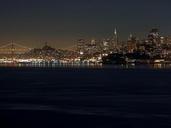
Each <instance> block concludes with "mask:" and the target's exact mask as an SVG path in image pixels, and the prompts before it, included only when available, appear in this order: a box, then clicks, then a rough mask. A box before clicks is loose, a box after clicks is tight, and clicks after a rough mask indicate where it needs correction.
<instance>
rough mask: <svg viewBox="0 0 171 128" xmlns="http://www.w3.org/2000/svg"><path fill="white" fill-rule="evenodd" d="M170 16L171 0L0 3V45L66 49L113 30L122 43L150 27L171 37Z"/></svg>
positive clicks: (17, 0)
mask: <svg viewBox="0 0 171 128" xmlns="http://www.w3.org/2000/svg"><path fill="white" fill-rule="evenodd" d="M170 13H171V0H160V1H159V0H153V1H152V0H151V1H150V0H141V1H138V0H111V1H107V0H68V1H67V0H61V1H59V0H1V1H0V44H1V45H2V44H5V43H7V42H9V41H11V40H14V41H15V42H16V43H20V44H24V45H27V46H29V47H40V46H41V45H43V43H44V42H45V41H48V42H49V44H51V45H52V46H55V47H59V48H67V47H70V46H72V45H73V44H75V43H76V40H77V39H79V38H85V39H92V38H97V39H103V38H106V37H109V36H111V35H112V33H113V31H114V28H115V27H117V28H118V33H119V37H120V39H122V40H126V39H127V37H128V35H129V34H130V33H132V34H134V35H137V36H138V37H140V38H142V37H145V36H146V34H147V33H148V31H149V30H150V29H151V28H153V27H158V28H159V29H160V31H161V33H162V34H163V35H170V34H171V14H170Z"/></svg>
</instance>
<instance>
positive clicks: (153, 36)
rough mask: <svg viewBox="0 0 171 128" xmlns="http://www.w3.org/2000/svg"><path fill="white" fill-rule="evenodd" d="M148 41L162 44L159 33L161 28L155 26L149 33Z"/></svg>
mask: <svg viewBox="0 0 171 128" xmlns="http://www.w3.org/2000/svg"><path fill="white" fill-rule="evenodd" d="M148 43H149V44H154V45H160V43H161V37H160V34H159V30H158V29H157V28H154V29H152V30H151V31H150V33H149V35H148Z"/></svg>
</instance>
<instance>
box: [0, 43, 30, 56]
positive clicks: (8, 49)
mask: <svg viewBox="0 0 171 128" xmlns="http://www.w3.org/2000/svg"><path fill="white" fill-rule="evenodd" d="M31 49H32V48H29V47H26V46H23V45H20V44H17V43H13V42H11V43H8V44H5V45H2V46H0V54H1V55H2V54H24V53H26V52H28V51H30V50H31Z"/></svg>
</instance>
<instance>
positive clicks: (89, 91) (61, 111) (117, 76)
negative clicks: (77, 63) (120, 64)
mask: <svg viewBox="0 0 171 128" xmlns="http://www.w3.org/2000/svg"><path fill="white" fill-rule="evenodd" d="M0 121H1V122H0V127H2V128H6V127H11V128H15V127H16V128H18V127H22V128H26V127H29V128H31V127H36V128H39V127H40V128H41V127H48V128H51V127H55V128H69V127H73V128H90V127H92V128H145V127H149V128H153V127H154V128H171V69H151V68H134V69H122V68H119V69H118V68H31V67H27V68H24V67H22V68H21V67H20V68H19V67H16V68H15V67H8V68H5V67H3V68H0Z"/></svg>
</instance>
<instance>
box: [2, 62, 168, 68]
mask: <svg viewBox="0 0 171 128" xmlns="http://www.w3.org/2000/svg"><path fill="white" fill-rule="evenodd" d="M0 67H18V68H20V67H37V68H124V69H134V68H152V69H170V68H171V64H146V65H135V64H126V65H124V64H123V65H102V64H92V63H90V64H88V63H87V64H74V63H73V64H66V63H65V64H63V63H58V64H56V63H3V64H0Z"/></svg>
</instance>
